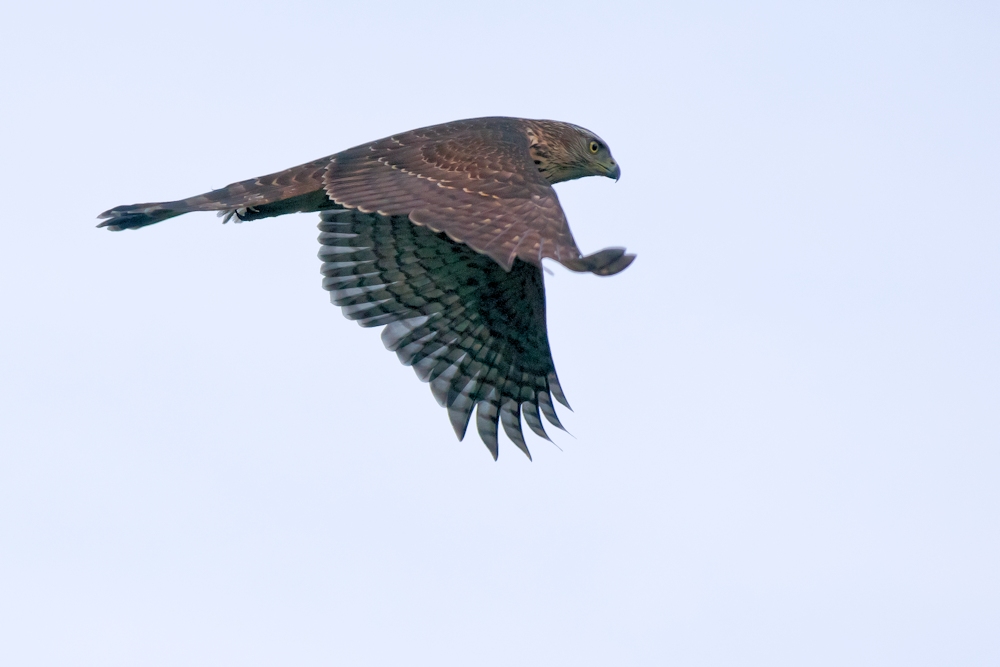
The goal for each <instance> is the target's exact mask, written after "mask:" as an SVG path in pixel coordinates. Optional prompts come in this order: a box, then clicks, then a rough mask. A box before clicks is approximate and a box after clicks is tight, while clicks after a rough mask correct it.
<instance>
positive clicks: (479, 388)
mask: <svg viewBox="0 0 1000 667" xmlns="http://www.w3.org/2000/svg"><path fill="white" fill-rule="evenodd" d="M619 174H620V170H619V168H618V165H617V164H616V163H615V161H614V159H613V158H612V157H611V153H610V151H609V150H608V149H607V146H606V145H605V144H604V142H603V141H602V140H601V139H600V138H598V137H597V136H596V135H594V134H593V133H591V132H589V131H588V130H584V129H583V128H580V127H577V126H575V125H570V124H568V123H559V122H555V121H537V120H526V119H518V118H476V119H470V120H462V121H455V122H452V123H445V124H443V125H435V126H432V127H428V128H423V129H420V130H412V131H409V132H405V133H402V134H398V135H394V136H391V137H387V138H385V139H381V140H379V141H375V142H372V143H370V144H364V145H362V146H357V147H355V148H351V149H348V150H346V151H343V152H341V153H337V154H335V155H331V156H329V157H325V158H321V159H319V160H314V161H313V162H309V163H307V164H304V165H300V166H298V167H293V168H291V169H287V170H285V171H281V172H277V173H275V174H270V175H268V176H262V177H260V178H256V179H252V180H248V181H241V182H239V183H234V184H232V185H229V186H227V187H225V188H221V189H219V190H214V191H212V192H208V193H205V194H203V195H198V196H195V197H190V198H188V199H182V200H178V201H173V202H160V203H151V204H134V205H130V206H118V207H116V208H113V209H111V210H109V211H106V212H104V213H102V214H101V216H100V217H101V218H103V219H104V221H103V222H102V223H101V224H100V225H99V226H102V227H107V228H109V229H111V230H115V231H117V230H121V229H134V228H139V227H144V226H147V225H151V224H154V223H157V222H160V221H162V220H166V219H169V218H172V217H174V216H177V215H181V214H183V213H189V212H193V211H218V212H219V214H220V215H224V216H225V218H226V220H228V219H231V218H232V217H234V216H235V217H236V218H238V219H239V220H254V219H257V218H264V217H271V216H276V215H283V214H285V213H293V212H301V211H321V212H322V214H321V217H322V222H321V223H320V230H321V234H320V243H321V244H322V248H321V250H320V258H321V259H323V260H324V264H323V267H322V271H323V275H324V281H323V286H324V287H325V288H326V289H328V290H330V292H331V300H332V301H333V302H334V303H335V304H336V305H339V306H341V307H342V308H343V310H344V314H345V315H346V316H347V317H348V318H350V319H354V320H357V321H358V322H359V324H361V325H362V326H379V325H387V326H386V328H385V329H384V330H383V332H382V339H383V342H384V343H385V345H386V347H388V348H389V349H390V350H394V351H396V353H397V354H398V356H399V358H400V360H401V361H402V362H403V363H404V364H407V365H413V367H414V369H415V370H416V371H417V374H418V376H419V377H420V378H421V379H422V380H424V381H426V382H429V383H430V384H431V389H432V391H433V392H434V395H435V397H436V398H437V399H438V401H439V402H440V403H441V404H442V405H444V406H446V407H447V408H448V412H449V417H450V418H451V421H452V425H453V426H454V428H455V432H456V434H457V435H458V436H459V438H460V439H461V438H462V437H463V436H464V434H465V431H466V428H467V426H468V422H469V419H470V417H471V414H472V409H473V408H474V407H476V406H478V411H477V419H476V424H477V428H478V430H479V433H480V436H481V437H482V439H483V441H484V442H485V443H486V445H487V447H489V449H490V451H491V453H492V454H493V456H494V458H496V456H497V451H498V449H497V430H498V421H499V422H500V423H502V424H503V426H504V431H505V432H506V433H507V435H508V437H510V438H511V440H512V441H514V443H515V444H517V445H518V447H520V448H521V449H522V450H523V451H524V452H525V453H526V454H527V453H528V448H527V446H526V445H525V443H524V439H523V436H522V434H521V416H522V414H523V417H524V420H525V421H526V422H527V423H528V426H529V427H530V428H531V429H532V430H533V431H535V432H536V433H537V434H539V435H540V436H542V437H546V435H545V432H544V430H543V429H542V425H541V420H540V418H539V410H541V413H542V414H544V415H545V416H546V418H547V419H548V420H549V421H550V422H552V423H553V424H555V425H556V426H560V424H559V421H558V418H557V417H556V415H555V410H554V409H553V406H552V400H551V397H554V398H555V399H556V400H557V401H560V402H562V403H563V404H566V400H565V398H564V397H563V394H562V390H561V388H560V387H559V382H558V379H557V378H556V374H555V368H554V366H553V364H552V358H551V354H550V352H549V345H548V338H547V335H546V325H545V295H544V288H543V283H542V273H541V261H542V259H543V258H546V257H548V258H551V259H554V260H556V261H558V262H560V263H561V264H563V265H564V266H566V267H567V268H569V269H571V270H573V271H589V272H592V273H596V274H598V275H611V274H614V273H617V272H619V271H621V270H622V269H624V268H625V267H627V266H628V265H629V264H630V263H631V261H632V259H633V258H634V256H633V255H629V254H625V252H624V250H623V249H620V248H608V249H605V250H602V251H600V252H598V253H594V254H593V255H589V256H582V255H581V253H580V251H579V249H578V248H577V246H576V243H575V241H574V240H573V236H572V234H571V233H570V230H569V225H568V223H567V222H566V218H565V215H564V214H563V211H562V208H561V206H560V205H559V200H558V198H557V197H556V194H555V191H554V190H553V189H552V184H553V183H557V182H560V181H565V180H570V179H574V178H580V177H582V176H589V175H603V176H609V177H612V178H616V179H617V178H618V176H619ZM560 428H561V426H560ZM529 456H530V455H529Z"/></svg>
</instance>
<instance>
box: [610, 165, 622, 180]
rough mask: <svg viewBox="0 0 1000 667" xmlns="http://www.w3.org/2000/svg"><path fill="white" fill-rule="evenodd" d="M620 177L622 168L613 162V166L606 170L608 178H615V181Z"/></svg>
mask: <svg viewBox="0 0 1000 667" xmlns="http://www.w3.org/2000/svg"><path fill="white" fill-rule="evenodd" d="M621 177H622V168H621V167H619V166H618V163H615V166H614V168H613V169H609V170H608V178H613V179H615V182H616V183H617V182H618V179H619V178H621Z"/></svg>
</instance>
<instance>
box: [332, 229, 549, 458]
mask: <svg viewBox="0 0 1000 667" xmlns="http://www.w3.org/2000/svg"><path fill="white" fill-rule="evenodd" d="M321 217H322V222H321V223H320V225H319V229H320V232H321V234H320V237H319V240H320V243H321V244H322V248H321V249H320V252H319V256H320V259H322V260H323V266H322V273H323V276H324V278H323V287H324V288H325V289H327V290H329V291H330V299H331V301H332V302H333V303H334V304H336V305H338V306H340V307H341V308H342V309H343V312H344V315H345V316H346V317H347V318H348V319H352V320H355V321H357V322H358V324H360V325H361V326H364V327H374V326H381V325H385V329H383V331H382V341H383V343H384V344H385V346H386V348H387V349H389V350H391V351H394V352H395V353H396V355H397V356H398V357H399V360H400V361H401V362H402V363H403V364H405V365H407V366H412V367H413V369H414V371H415V372H416V373H417V376H418V377H419V378H420V379H421V380H422V381H424V382H428V383H429V384H430V386H431V391H432V393H433V394H434V397H435V398H436V399H437V401H438V403H439V404H441V405H442V406H444V407H446V408H447V409H448V416H449V418H450V419H451V423H452V426H453V427H454V429H455V433H456V434H457V435H458V437H459V438H460V439H461V438H463V437H464V435H465V432H466V430H467V428H468V423H469V419H470V418H471V415H472V412H473V409H474V408H476V407H477V406H478V417H477V421H476V424H477V429H478V431H479V433H480V436H481V437H482V439H483V441H484V442H485V443H486V446H487V447H488V448H489V450H490V453H492V454H493V457H494V458H496V456H497V453H498V448H497V431H498V424H502V426H503V428H504V432H505V433H506V434H507V435H508V437H510V439H511V440H512V441H513V442H514V444H516V445H517V446H518V447H519V448H520V449H521V450H522V451H524V453H525V454H528V456H529V457H530V453H529V452H528V447H527V445H526V444H525V442H524V438H523V435H522V431H521V417H522V413H523V417H524V421H526V422H527V423H528V425H529V427H530V428H531V429H532V430H533V431H535V432H536V433H538V434H539V435H541V436H543V437H546V436H545V431H544V429H543V428H542V424H541V420H540V419H539V418H538V415H539V410H541V413H542V414H544V415H545V416H546V418H548V419H549V421H550V422H552V423H553V424H554V425H555V426H557V427H559V428H562V426H561V425H560V424H559V420H558V418H557V417H556V416H555V411H554V410H553V408H552V400H551V398H550V397H551V396H554V397H555V398H556V400H557V401H560V402H562V403H564V404H565V403H566V402H565V398H563V395H562V389H561V388H560V387H559V380H558V378H557V377H556V372H555V367H554V365H553V363H552V356H551V353H550V351H549V342H548V335H547V333H546V325H545V292H544V285H543V277H542V271H541V269H539V268H538V267H537V266H535V265H533V264H529V263H527V262H523V261H520V260H515V261H514V262H513V264H512V266H511V269H510V271H506V270H504V269H503V268H502V267H500V266H499V265H498V264H497V263H496V262H494V261H493V260H491V259H490V258H489V257H486V256H484V255H482V254H479V253H477V252H474V251H473V250H471V249H470V248H468V247H466V246H465V245H463V244H459V243H455V242H454V241H452V240H450V239H449V238H448V237H447V236H446V235H445V234H443V233H436V232H434V231H433V230H431V229H428V228H427V227H420V226H415V225H413V224H411V223H410V221H409V219H407V218H406V217H405V216H384V215H380V214H377V213H372V214H365V213H361V212H359V211H354V210H344V211H328V212H325V213H323V214H322V216H321Z"/></svg>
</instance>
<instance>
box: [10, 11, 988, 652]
mask: <svg viewBox="0 0 1000 667" xmlns="http://www.w3.org/2000/svg"><path fill="white" fill-rule="evenodd" d="M8 4H9V5H10V6H8V5H5V6H4V8H2V9H0V25H3V26H4V27H5V30H4V33H5V34H4V38H3V40H2V41H0V83H2V98H3V101H2V103H0V121H2V127H3V131H2V132H0V183H2V184H3V186H2V192H3V195H4V196H3V201H4V212H3V216H2V223H0V224H2V226H3V230H4V235H3V238H4V241H3V243H2V244H0V304H2V308H3V312H4V317H3V319H2V325H0V342H2V345H0V663H2V664H4V665H101V666H109V665H129V666H131V665H144V666H157V665H220V664H234V665H237V664H238V665H278V664H280V665H485V666H492V665H504V666H507V665H514V664H517V665H574V666H588V665H595V666H596V665H692V666H701V665H719V666H727V667H728V666H733V665H741V666H742V665H761V666H767V667H775V666H782V665H788V666H795V667H799V666H802V665H810V666H812V665H831V666H840V665H851V666H852V667H855V666H862V665H879V666H882V665H905V666H907V667H913V666H920V665H943V664H948V665H996V664H1000V632H998V631H997V629H998V628H1000V568H998V567H997V564H998V563H1000V265H998V254H1000V122H998V119H1000V86H998V82H1000V40H998V39H997V36H998V35H1000V9H998V7H997V5H996V4H995V3H986V2H966V3H943V2H942V3H928V2H923V3H871V2H866V3H843V2H838V3H826V4H822V5H821V4H818V3H784V4H782V3H768V4H759V5H757V6H756V7H753V8H747V7H746V6H744V5H742V4H727V3H701V4H698V6H697V8H692V6H691V3H678V5H677V6H676V7H670V6H668V5H667V4H665V3H655V4H654V3H645V4H643V3H629V2H610V3H585V2H574V3H544V6H540V5H542V3H530V2H514V1H508V2H504V3H497V4H495V5H493V6H492V7H487V6H485V5H473V4H471V3H459V2H456V3H451V4H447V3H420V4H418V3H407V4H405V5H404V4H402V3H400V4H393V3H364V5H363V6H362V3H343V6H338V4H340V3H334V2H313V3H310V2H286V3H257V2H243V3H216V2H210V1H202V2H196V3H195V2H183V1H175V2H170V3H162V4H160V5H159V6H151V4H152V3H121V4H116V3H109V2H97V3H91V4H79V3H74V4H69V3H66V4H60V3H33V4H31V5H30V6H29V5H28V3H20V4H17V5H14V4H13V3H8ZM806 5H808V7H807V6H806ZM485 115H510V116H523V117H529V118H552V119H557V120H564V121H569V122H572V123H576V124H578V125H582V126H584V127H587V128H589V129H591V130H593V131H594V132H596V133H597V134H599V135H600V136H601V137H603V138H604V139H605V140H607V142H608V143H609V145H610V147H611V149H612V151H613V152H614V155H615V157H616V158H617V160H618V161H619V163H620V164H621V167H622V178H621V181H620V182H618V183H614V182H613V181H610V180H608V179H596V178H591V179H584V180H581V181H577V182H572V183H567V184H564V185H561V186H558V187H557V191H558V193H559V196H560V197H561V200H562V202H563V206H564V208H565V210H566V213H567V216H568V218H569V220H570V224H571V227H572V229H573V232H574V234H575V236H576V239H577V241H578V242H579V245H580V246H581V248H582V249H583V251H584V252H593V251H595V250H599V249H601V248H604V247H607V246H616V245H621V246H626V247H628V249H629V250H630V251H631V252H635V253H637V254H638V259H637V260H636V261H635V263H634V264H633V265H632V266H631V267H630V268H629V269H627V270H626V271H625V272H623V273H621V274H619V275H617V276H614V277H610V278H598V277H595V276H590V275H577V274H572V273H570V272H568V271H566V270H564V269H563V268H562V267H560V266H559V265H556V264H552V265H551V267H550V268H552V270H553V272H554V275H552V276H547V277H546V289H547V298H548V316H549V336H550V341H551V345H552V352H553V358H554V360H555V364H556V368H557V369H558V371H559V377H560V380H561V382H562V385H563V387H564V389H565V391H566V394H567V397H568V398H569V401H570V403H571V404H572V405H573V408H574V410H575V412H569V411H568V410H565V409H564V410H562V411H561V412H560V416H561V417H562V419H563V423H564V424H565V425H566V426H567V428H568V429H569V430H570V431H571V432H572V434H573V436H572V437H571V436H568V435H566V434H563V433H560V432H556V433H555V434H554V435H553V438H554V440H555V443H556V444H557V445H558V448H557V447H555V446H553V445H551V444H549V443H546V442H545V441H542V440H540V439H539V438H537V437H534V436H533V434H530V433H529V434H527V435H526V437H527V439H528V444H529V446H530V447H531V449H532V452H533V454H534V459H535V460H534V462H529V461H528V460H527V459H526V458H525V457H524V456H523V455H522V454H521V453H520V452H519V451H518V450H517V449H516V448H515V447H514V446H513V445H512V444H511V443H510V442H509V441H508V440H506V439H505V438H504V437H503V436H501V444H500V459H499V461H498V462H496V463H494V462H493V460H492V458H491V457H490V455H489V452H488V451H487V449H486V448H485V447H484V446H483V445H482V443H481V442H480V441H479V439H478V437H477V436H476V434H475V433H474V432H472V433H470V434H469V435H468V436H467V437H466V439H465V441H463V442H458V441H457V440H456V439H455V436H454V434H453V432H452V429H451V426H450V424H449V422H448V418H447V415H446V413H445V411H444V410H442V409H441V408H439V407H438V406H437V404H436V402H435V401H434V398H433V396H432V395H431V392H430V391H429V389H428V388H427V387H426V386H425V385H423V384H422V383H421V382H419V381H418V380H417V378H416V377H415V375H414V374H413V371H412V370H411V369H408V368H405V367H402V366H400V365H399V363H398V362H397V360H396V357H395V355H394V354H392V353H389V352H387V351H385V349H384V348H383V347H382V344H381V342H380V340H379V336H378V332H377V330H375V331H373V330H364V329H361V328H360V327H358V326H357V325H355V324H354V323H352V322H349V321H347V320H346V319H344V318H343V317H342V316H341V314H340V312H339V309H337V308H335V307H333V306H331V305H330V304H329V301H328V294H327V293H326V292H325V291H324V290H323V289H321V286H320V284H321V277H320V275H319V265H320V262H319V260H318V259H317V258H316V252H317V250H318V244H317V243H316V235H317V230H316V223H317V222H318V216H316V215H315V214H303V215H296V216H289V217H282V218H276V219H270V220H263V221H257V222H248V223H245V224H242V225H233V224H229V225H225V226H223V225H221V224H219V220H218V219H217V218H216V217H215V216H214V215H212V214H196V215H188V216H184V217H181V218H177V219H174V220H170V221H167V222H164V223H162V224H159V225H155V226H153V227H149V228H146V229H141V230H138V231H134V232H123V233H119V234H113V233H109V232H107V231H105V230H98V229H95V227H94V226H95V225H96V223H97V220H96V219H95V218H96V216H97V214H98V213H100V212H101V211H103V210H105V209H107V208H110V207H112V206H115V205H118V204H129V203H135V202H142V201H157V200H168V199H176V198H180V197H185V196H189V195H193V194H197V193H200V192H203V191H206V190H209V189H212V188H216V187H221V186H223V185H225V184H227V183H230V182H233V181H236V180H241V179H245V178H249V177H253V176H258V175H261V174H265V173H269V172H273V171H277V170H280V169H283V168H285V167H289V166H292V165H295V164H299V163H302V162H305V161H308V160H311V159H314V158H317V157H320V156H323V155H328V154H331V153H334V152H337V151H339V150H342V149H346V148H349V147H351V146H354V145H356V144H359V143H362V142H365V141H369V140H373V139H376V138H379V137H383V136H386V135H388V134H392V133H394V132H398V131H402V130H407V129H410V128H414V127H420V126H424V125H429V124H434V123H439V122H445V121H449V120H455V119H459V118H468V117H475V116H485ZM551 430H554V429H551Z"/></svg>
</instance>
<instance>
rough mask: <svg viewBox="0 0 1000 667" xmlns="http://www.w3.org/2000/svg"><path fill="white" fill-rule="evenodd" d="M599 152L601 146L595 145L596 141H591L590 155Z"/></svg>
mask: <svg viewBox="0 0 1000 667" xmlns="http://www.w3.org/2000/svg"><path fill="white" fill-rule="evenodd" d="M599 150H601V145H600V144H599V143H597V142H596V141H591V142H590V152H591V153H596V152H597V151H599Z"/></svg>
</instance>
